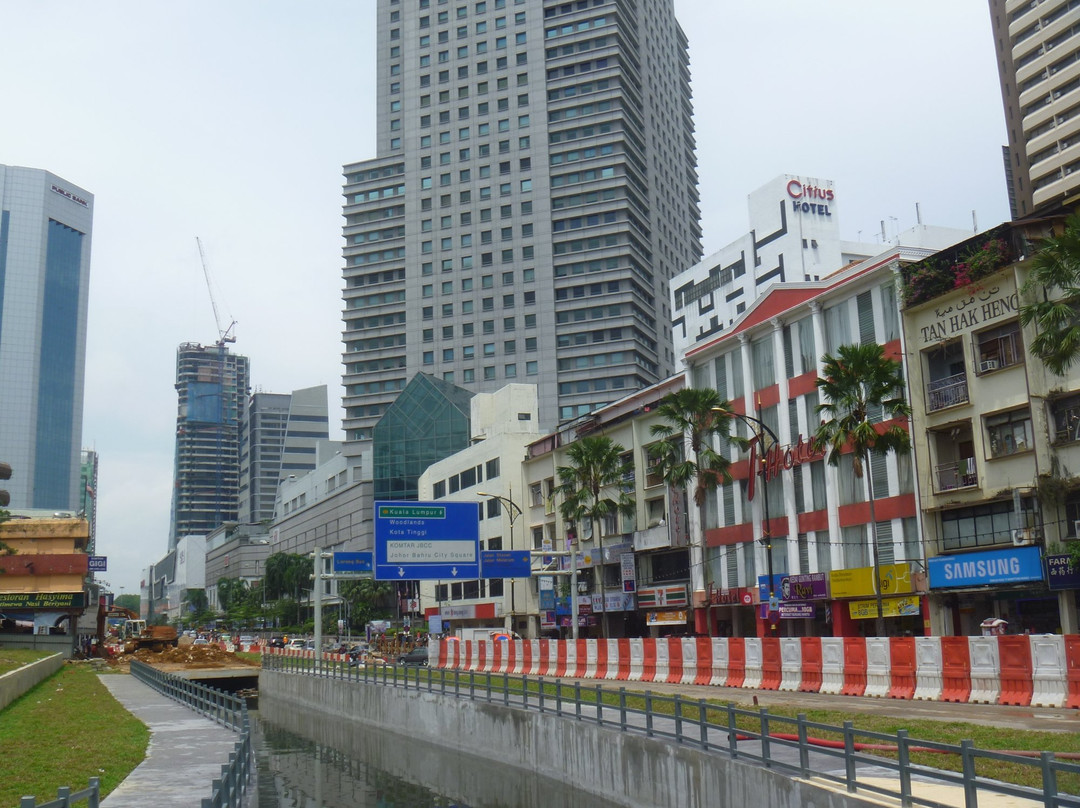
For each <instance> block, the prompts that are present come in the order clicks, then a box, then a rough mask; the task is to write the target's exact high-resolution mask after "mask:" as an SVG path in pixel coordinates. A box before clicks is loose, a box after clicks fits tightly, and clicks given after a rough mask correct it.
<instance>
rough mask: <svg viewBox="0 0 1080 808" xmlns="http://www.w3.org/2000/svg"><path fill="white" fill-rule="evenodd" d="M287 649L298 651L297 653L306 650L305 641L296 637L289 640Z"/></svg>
mask: <svg viewBox="0 0 1080 808" xmlns="http://www.w3.org/2000/svg"><path fill="white" fill-rule="evenodd" d="M285 647H286V648H292V649H294V650H297V651H303V650H304V641H303V640H302V639H300V638H299V637H294V638H293V639H291V640H289V644H288V645H286V646H285Z"/></svg>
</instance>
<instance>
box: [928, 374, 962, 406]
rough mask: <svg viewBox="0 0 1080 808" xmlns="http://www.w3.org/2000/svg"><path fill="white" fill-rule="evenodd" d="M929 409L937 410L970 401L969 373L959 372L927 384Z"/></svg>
mask: <svg viewBox="0 0 1080 808" xmlns="http://www.w3.org/2000/svg"><path fill="white" fill-rule="evenodd" d="M926 393H927V397H928V401H927V405H928V406H927V410H929V411H930V412H935V411H936V410H943V409H945V408H946V407H952V406H955V405H956V404H965V403H967V401H968V385H967V374H965V373H957V374H956V375H954V376H947V377H946V378H944V379H937V380H936V381H932V382H930V383H928V384H927V385H926Z"/></svg>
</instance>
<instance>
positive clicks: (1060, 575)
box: [1043, 554, 1080, 590]
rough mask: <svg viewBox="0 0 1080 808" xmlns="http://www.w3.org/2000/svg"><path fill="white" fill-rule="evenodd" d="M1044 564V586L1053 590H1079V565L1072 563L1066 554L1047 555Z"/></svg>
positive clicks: (1070, 557)
mask: <svg viewBox="0 0 1080 808" xmlns="http://www.w3.org/2000/svg"><path fill="white" fill-rule="evenodd" d="M1043 562H1044V563H1045V564H1046V584H1047V586H1049V587H1050V588H1051V589H1053V590H1058V589H1080V564H1073V563H1072V556H1070V555H1068V554H1062V555H1049V556H1047V557H1046V558H1044V559H1043Z"/></svg>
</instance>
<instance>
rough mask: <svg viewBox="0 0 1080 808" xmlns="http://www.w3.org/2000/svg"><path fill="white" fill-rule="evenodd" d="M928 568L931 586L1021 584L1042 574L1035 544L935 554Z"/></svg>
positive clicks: (1038, 577) (939, 587) (943, 587)
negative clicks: (979, 551)
mask: <svg viewBox="0 0 1080 808" xmlns="http://www.w3.org/2000/svg"><path fill="white" fill-rule="evenodd" d="M927 567H929V570H930V588H931V589H945V588H949V587H958V586H986V585H989V584H1010V583H1023V582H1024V581H1041V580H1042V577H1043V573H1042V564H1041V563H1040V552H1039V548H1038V547H1014V548H1012V549H1009V550H991V551H989V552H983V553H963V554H962V555H950V556H935V557H934V558H931V559H929V560H928V561H927Z"/></svg>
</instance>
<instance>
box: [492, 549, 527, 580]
mask: <svg viewBox="0 0 1080 808" xmlns="http://www.w3.org/2000/svg"><path fill="white" fill-rule="evenodd" d="M480 577H481V578H530V577H532V554H531V553H530V552H529V551H528V550H482V551H481V552H480Z"/></svg>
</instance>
